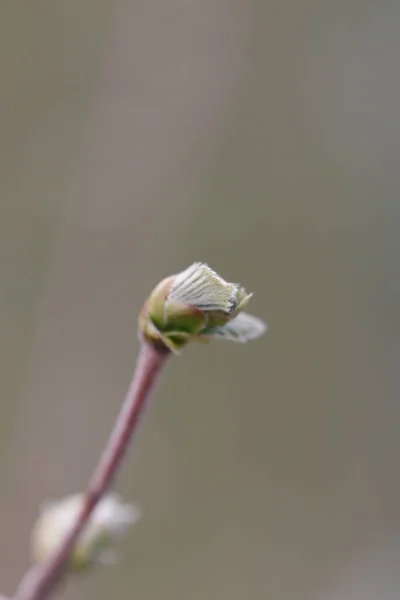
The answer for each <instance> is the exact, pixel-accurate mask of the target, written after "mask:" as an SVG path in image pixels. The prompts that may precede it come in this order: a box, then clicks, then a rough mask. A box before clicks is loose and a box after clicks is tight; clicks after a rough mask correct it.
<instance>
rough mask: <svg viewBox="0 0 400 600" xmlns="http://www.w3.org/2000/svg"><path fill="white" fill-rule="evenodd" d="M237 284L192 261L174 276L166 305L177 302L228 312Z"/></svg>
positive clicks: (234, 296) (203, 308) (203, 264)
mask: <svg viewBox="0 0 400 600" xmlns="http://www.w3.org/2000/svg"><path fill="white" fill-rule="evenodd" d="M237 292H238V286H237V285H235V284H234V283H228V282H227V281H225V280H224V279H222V277H220V276H219V275H218V274H217V273H216V272H215V271H213V270H212V269H211V268H210V267H209V266H208V265H206V264H205V263H194V264H193V265H191V266H190V267H188V268H187V269H185V271H182V272H181V273H179V274H178V275H177V276H176V279H175V281H174V283H173V285H172V287H171V290H170V292H169V294H168V296H167V301H166V311H167V312H168V305H170V304H173V303H174V302H179V303H182V304H186V305H189V306H196V308H198V309H200V310H202V311H222V312H224V313H228V314H229V313H230V312H231V311H232V309H233V308H234V306H235V298H236V294H237Z"/></svg>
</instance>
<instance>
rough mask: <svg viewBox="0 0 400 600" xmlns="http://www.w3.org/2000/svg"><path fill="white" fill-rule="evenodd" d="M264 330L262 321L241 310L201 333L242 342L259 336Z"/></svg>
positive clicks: (265, 328)
mask: <svg viewBox="0 0 400 600" xmlns="http://www.w3.org/2000/svg"><path fill="white" fill-rule="evenodd" d="M266 330H267V325H266V323H264V321H262V320H261V319H258V318H257V317H253V315H249V314H248V313H243V312H242V313H239V314H238V315H237V317H235V318H234V319H232V321H229V322H228V323H226V324H225V325H220V326H218V327H212V328H210V329H206V330H205V331H203V335H205V336H209V337H211V338H220V339H223V340H228V341H232V342H242V343H243V342H248V341H250V340H254V339H256V338H258V337H260V336H261V335H262V334H263V333H265V331H266Z"/></svg>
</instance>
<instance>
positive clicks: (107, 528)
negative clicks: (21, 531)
mask: <svg viewBox="0 0 400 600" xmlns="http://www.w3.org/2000/svg"><path fill="white" fill-rule="evenodd" d="M82 502H83V494H75V495H73V496H68V497H67V498H64V499H62V500H59V501H52V502H48V503H46V504H45V506H43V509H42V511H41V514H40V516H39V518H38V520H37V522H36V524H35V526H34V529H33V532H32V538H31V546H32V556H33V559H34V561H35V562H36V563H40V562H43V561H45V560H47V559H48V558H49V557H50V555H51V554H52V553H53V552H54V551H55V550H56V549H57V548H58V546H59V545H60V543H61V542H62V540H63V539H64V537H65V535H66V534H67V533H68V531H69V530H70V529H71V528H72V526H73V524H74V523H75V521H76V518H77V516H78V514H79V511H80V510H81V507H82ZM139 516H140V515H139V511H138V510H137V509H136V508H135V507H134V506H133V505H131V504H124V503H123V502H121V500H120V498H119V497H118V496H117V495H116V494H110V495H108V496H105V497H104V498H103V499H102V500H100V502H99V504H98V505H97V506H96V508H95V509H94V511H93V513H92V515H91V517H90V519H89V521H88V523H87V524H86V526H85V528H84V530H83V532H82V534H81V536H80V537H79V539H78V541H77V543H76V545H75V548H74V550H73V551H72V554H71V556H70V559H69V568H70V570H71V571H86V570H88V569H89V568H90V567H92V566H94V565H95V564H98V563H110V562H115V558H116V555H115V553H114V550H113V546H114V544H115V542H116V541H117V540H118V538H120V537H121V535H122V534H123V533H124V532H125V530H126V529H127V528H128V527H129V526H131V525H132V524H133V523H135V522H136V521H137V520H138V519H139Z"/></svg>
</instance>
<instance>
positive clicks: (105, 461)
mask: <svg viewBox="0 0 400 600" xmlns="http://www.w3.org/2000/svg"><path fill="white" fill-rule="evenodd" d="M168 355H169V352H168V351H167V350H166V349H165V348H163V347H161V346H160V347H159V346H155V345H152V344H150V343H148V342H145V341H144V342H142V346H141V349H140V353H139V356H138V359H137V363H136V367H135V370H134V374H133V377H132V381H131V384H130V386H129V389H128V392H127V395H126V398H125V401H124V403H123V405H122V407H121V410H120V413H119V415H118V418H117V420H116V423H115V425H114V429H113V431H112V433H111V436H110V438H109V440H108V443H107V446H106V448H105V450H104V452H103V454H102V456H101V458H100V461H99V464H98V466H97V468H96V469H95V471H94V473H93V475H92V477H91V479H90V481H89V484H88V487H87V490H86V492H85V495H84V501H83V506H82V510H81V512H80V514H79V515H78V517H77V519H76V522H75V524H74V526H73V527H72V529H71V530H70V532H69V533H68V534H67V535H66V537H65V538H64V540H63V541H62V543H61V545H60V546H59V548H58V549H57V551H56V552H55V553H54V554H53V555H52V556H51V557H50V559H49V560H48V561H47V562H45V563H44V564H43V565H39V566H37V567H34V568H33V569H32V570H31V571H29V572H28V573H27V574H26V575H25V577H24V578H23V579H22V581H21V583H20V585H19V587H18V589H17V592H16V594H15V596H14V600H45V598H47V597H48V596H49V595H50V594H51V593H52V592H53V591H54V589H55V588H56V587H57V586H58V584H59V583H60V581H61V579H62V577H63V574H64V573H65V568H66V564H67V560H68V558H69V555H70V553H71V551H72V550H73V548H74V545H75V543H76V542H77V540H78V538H79V536H80V534H81V532H82V530H83V528H84V527H85V525H86V523H87V522H88V519H89V517H90V516H91V514H92V512H93V510H94V508H95V507H96V505H97V503H98V502H99V500H100V499H101V498H102V496H103V495H104V494H105V493H106V492H107V491H108V490H109V488H110V486H111V485H112V483H113V480H114V478H115V476H116V474H117V472H118V470H119V468H120V466H121V463H122V460H123V458H124V455H125V452H126V450H127V448H128V444H129V441H130V439H131V437H132V434H133V433H134V432H135V431H136V429H137V425H138V422H139V417H140V415H141V413H142V411H143V409H144V407H145V405H146V401H147V400H148V398H149V395H150V392H151V390H152V389H153V387H154V384H155V382H156V380H157V378H158V375H159V373H160V371H161V369H162V367H163V366H164V364H165V361H166V359H167V357H168Z"/></svg>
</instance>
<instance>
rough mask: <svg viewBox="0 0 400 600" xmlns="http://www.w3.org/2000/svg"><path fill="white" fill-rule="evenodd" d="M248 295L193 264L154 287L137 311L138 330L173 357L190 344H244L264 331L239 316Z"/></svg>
mask: <svg viewBox="0 0 400 600" xmlns="http://www.w3.org/2000/svg"><path fill="white" fill-rule="evenodd" d="M251 296H252V294H248V293H247V292H246V290H245V289H244V288H243V287H241V286H240V285H238V284H236V283H228V282H227V281H225V280H224V279H222V277H220V276H219V275H218V274H217V273H216V272H215V271H213V270H212V269H210V267H209V266H208V265H206V264H204V263H194V264H193V265H191V266H190V267H189V268H187V269H186V270H185V271H182V272H181V273H178V274H177V275H171V276H170V277H167V278H166V279H163V280H162V281H161V282H160V283H159V284H158V285H157V286H156V287H155V288H154V290H153V291H152V293H151V294H150V296H149V298H148V299H147V301H146V302H145V304H144V306H143V308H142V310H141V313H140V316H139V331H140V332H141V334H142V335H143V337H144V338H145V339H146V340H147V341H149V342H151V343H153V344H156V345H157V344H158V345H163V346H166V347H167V348H168V349H169V350H172V351H173V352H175V353H177V352H179V350H180V349H181V348H182V347H183V346H184V345H185V344H187V343H188V342H189V341H191V340H208V339H210V338H213V337H215V338H222V339H227V340H232V341H236V342H247V341H248V340H251V339H254V338H256V337H259V336H260V335H262V334H263V333H264V332H265V330H266V325H265V323H264V322H263V321H261V320H260V319H257V318H256V317H253V316H251V315H248V314H247V313H243V312H242V310H243V308H244V307H245V306H246V305H247V303H248V302H249V300H250V298H251Z"/></svg>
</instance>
